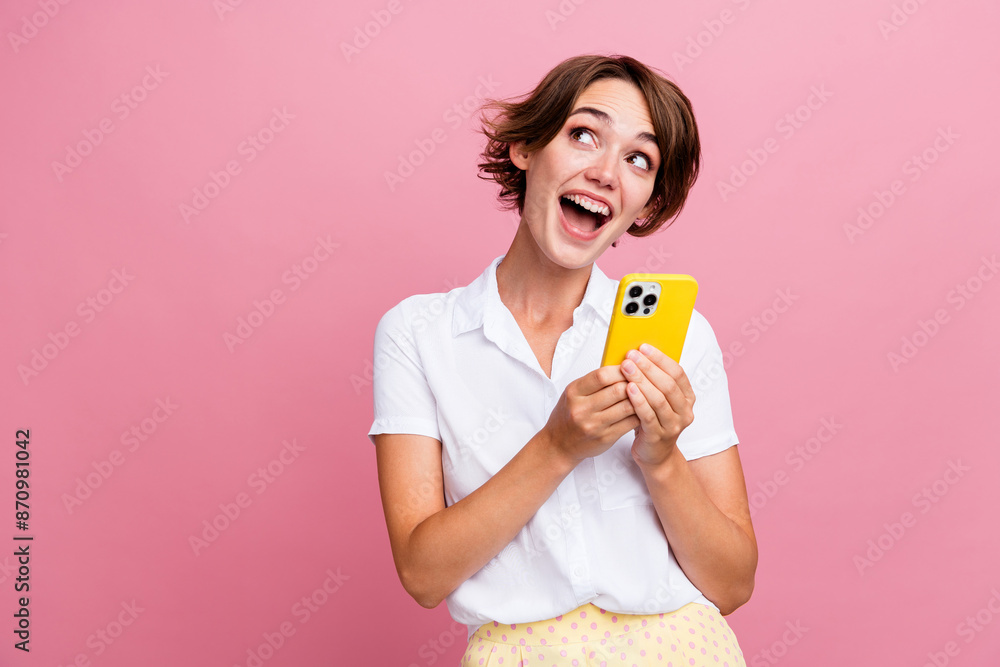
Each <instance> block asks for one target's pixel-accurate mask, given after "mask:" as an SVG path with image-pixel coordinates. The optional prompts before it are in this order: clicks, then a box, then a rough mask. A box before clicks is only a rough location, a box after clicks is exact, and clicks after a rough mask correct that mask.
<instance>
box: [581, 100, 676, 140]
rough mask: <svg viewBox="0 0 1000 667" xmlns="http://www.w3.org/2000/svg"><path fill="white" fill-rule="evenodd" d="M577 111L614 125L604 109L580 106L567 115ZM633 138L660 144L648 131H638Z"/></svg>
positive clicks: (609, 125)
mask: <svg viewBox="0 0 1000 667" xmlns="http://www.w3.org/2000/svg"><path fill="white" fill-rule="evenodd" d="M578 113H586V114H590V115H591V116H593V117H594V118H596V119H597V120H599V121H601V122H602V123H604V124H605V125H607V126H608V127H611V126H612V125H614V122H613V121H612V120H611V116H610V115H608V114H607V113H605V112H604V111H601V110H600V109H595V108H593V107H580V108H579V109H576V110H574V111H573V112H572V113H570V115H569V116H574V115H576V114H578ZM569 116H567V118H569ZM635 138H636V139H638V140H639V141H647V142H650V143H653V144H656V146H657V148H659V146H660V144H659V142H657V141H656V135H655V134H652V133H650V132H640V133H639V134H637V135H635Z"/></svg>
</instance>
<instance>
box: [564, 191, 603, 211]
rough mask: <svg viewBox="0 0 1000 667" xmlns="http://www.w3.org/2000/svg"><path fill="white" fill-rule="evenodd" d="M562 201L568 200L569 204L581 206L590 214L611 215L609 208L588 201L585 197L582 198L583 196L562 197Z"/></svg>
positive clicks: (590, 200) (591, 200)
mask: <svg viewBox="0 0 1000 667" xmlns="http://www.w3.org/2000/svg"><path fill="white" fill-rule="evenodd" d="M563 199H568V200H570V201H571V202H573V203H574V204H577V205H579V206H582V207H583V208H585V209H587V210H588V211H590V212H591V213H600V214H601V215H610V214H611V209H610V208H608V207H607V206H605V205H604V204H600V203H598V202H596V201H594V200H593V199H588V198H587V197H584V196H583V195H563Z"/></svg>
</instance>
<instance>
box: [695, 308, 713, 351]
mask: <svg viewBox="0 0 1000 667" xmlns="http://www.w3.org/2000/svg"><path fill="white" fill-rule="evenodd" d="M688 339H690V340H691V341H692V342H693V343H696V344H698V345H701V346H706V347H711V346H712V345H715V346H718V344H719V343H718V340H717V339H716V337H715V330H714V329H713V328H712V325H711V324H709V323H708V319H707V318H706V317H705V316H704V315H702V314H701V313H700V312H698V309H694V310H692V311H691V322H690V324H688Z"/></svg>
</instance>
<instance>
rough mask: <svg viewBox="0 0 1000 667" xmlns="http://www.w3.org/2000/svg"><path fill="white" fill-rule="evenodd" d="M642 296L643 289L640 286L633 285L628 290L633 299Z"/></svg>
mask: <svg viewBox="0 0 1000 667" xmlns="http://www.w3.org/2000/svg"><path fill="white" fill-rule="evenodd" d="M640 294H642V287H641V286H640V285H633V286H632V287H630V288H629V290H628V295H629V296H630V297H631V298H633V299H636V298H638V297H639V295H640Z"/></svg>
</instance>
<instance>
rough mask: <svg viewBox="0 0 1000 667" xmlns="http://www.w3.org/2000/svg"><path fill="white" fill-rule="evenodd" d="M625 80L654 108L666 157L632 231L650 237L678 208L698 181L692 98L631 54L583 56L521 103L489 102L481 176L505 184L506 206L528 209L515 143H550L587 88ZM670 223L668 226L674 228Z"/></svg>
mask: <svg viewBox="0 0 1000 667" xmlns="http://www.w3.org/2000/svg"><path fill="white" fill-rule="evenodd" d="M608 78H611V79H622V80H624V81H629V82H631V83H633V84H635V85H636V86H637V87H638V88H639V90H640V91H642V94H643V96H644V97H645V98H646V103H647V104H648V105H649V112H650V116H651V118H652V120H653V129H654V132H655V134H656V143H657V145H658V146H659V149H660V156H661V162H660V167H659V169H658V170H657V172H656V180H655V181H654V184H653V194H652V195H651V196H650V199H649V201H648V202H646V203H647V204H653V208H652V211H651V212H650V214H649V215H648V216H647V217H646V218H645V220H644V224H642V225H641V226H640V225H637V224H636V223H634V222H633V223H632V225H631V226H630V227H629V228H628V230H627V231H628V233H629V234H631V235H632V236H648V235H650V234H652V233H653V232H655V231H656V230H657V229H659V228H660V227H661V226H662V225H663V223H665V222H667V221H668V220H671V219H672V218H674V217H676V216H677V214H678V213H680V211H681V208H683V206H684V201H685V200H686V199H687V195H688V192H689V191H690V189H691V186H692V185H694V182H695V180H696V179H697V178H698V169H699V166H700V164H701V142H700V141H699V139H698V126H697V125H696V124H695V120H694V111H693V110H692V108H691V102H690V101H689V100H688V98H687V97H685V96H684V93H682V92H681V90H680V88H678V87H677V85H676V84H674V83H673V82H671V81H669V80H668V79H667V78H666V77H665V76H664V75H663V74H661V73H660V72H658V71H656V70H654V69H653V68H651V67H648V66H646V65H644V64H642V63H641V62H639V61H638V60H635V59H634V58H630V57H629V56H621V55H613V56H601V55H583V56H576V57H574V58H569V59H568V60H564V61H563V62H561V63H559V64H558V65H557V66H556V67H555V68H554V69H553V70H552V71H550V72H549V73H548V74H546V75H545V78H544V79H542V81H541V83H539V84H538V86H536V87H535V89H534V90H533V91H532V92H531V93H529V94H528V95H527V96H522V97H523V99H522V100H521V101H504V100H488V101H487V102H486V104H484V105H483V107H482V108H483V109H484V110H487V111H489V110H493V111H496V113H495V114H494V115H493V116H492V117H487V116H486V115H485V114H484V115H483V117H482V125H481V128H480V129H481V131H482V132H483V134H485V135H486V137H487V139H488V141H487V144H486V148H485V149H484V150H483V152H482V155H481V157H482V158H483V160H484V161H483V162H481V163H480V164H479V177H480V178H482V179H485V180H491V179H492V180H494V181H496V182H497V183H498V184H499V185H500V192H499V194H498V195H497V198H498V199H499V201H500V202H501V204H502V205H503V208H504V209H508V210H510V209H514V208H516V209H517V212H518V214H520V213H522V212H523V210H524V194H525V189H526V183H527V181H526V178H525V174H524V172H523V171H521V170H520V169H518V168H517V167H516V166H514V163H513V162H511V160H510V146H511V145H512V144H515V143H518V142H524V148H525V150H528V151H533V150H538V149H540V148H542V147H544V146H546V145H547V144H548V143H549V142H550V141H552V139H553V138H555V136H556V135H557V134H558V133H559V130H561V129H562V126H563V123H565V122H566V119H567V118H568V117H569V114H570V112H571V111H573V106H574V105H575V104H576V101H577V99H578V98H579V97H580V94H581V93H583V91H584V89H585V88H586V87H587V86H589V85H590V84H592V83H593V82H595V81H597V80H598V79H608ZM668 226H669V225H668Z"/></svg>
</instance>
